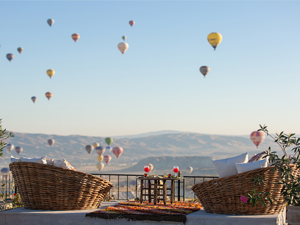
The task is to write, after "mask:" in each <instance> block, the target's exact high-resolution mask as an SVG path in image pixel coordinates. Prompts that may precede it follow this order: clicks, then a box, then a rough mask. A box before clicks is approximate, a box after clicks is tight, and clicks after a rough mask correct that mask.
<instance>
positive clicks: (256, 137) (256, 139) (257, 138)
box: [250, 131, 265, 148]
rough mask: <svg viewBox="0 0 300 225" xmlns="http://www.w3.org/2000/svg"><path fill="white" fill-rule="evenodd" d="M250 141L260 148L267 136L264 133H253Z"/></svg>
mask: <svg viewBox="0 0 300 225" xmlns="http://www.w3.org/2000/svg"><path fill="white" fill-rule="evenodd" d="M250 139H251V141H252V142H253V143H254V144H255V145H256V147H257V148H258V146H259V145H260V143H262V142H263V140H264V139H265V134H264V132H262V131H253V132H252V133H251V134H250Z"/></svg>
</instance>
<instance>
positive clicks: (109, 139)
mask: <svg viewBox="0 0 300 225" xmlns="http://www.w3.org/2000/svg"><path fill="white" fill-rule="evenodd" d="M105 142H106V144H107V145H110V144H111V143H112V142H113V139H112V138H111V137H107V138H105Z"/></svg>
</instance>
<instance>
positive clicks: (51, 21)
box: [47, 19, 54, 27]
mask: <svg viewBox="0 0 300 225" xmlns="http://www.w3.org/2000/svg"><path fill="white" fill-rule="evenodd" d="M47 23H48V24H49V26H50V27H51V26H52V24H53V23H54V20H53V19H48V20H47Z"/></svg>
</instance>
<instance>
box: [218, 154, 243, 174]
mask: <svg viewBox="0 0 300 225" xmlns="http://www.w3.org/2000/svg"><path fill="white" fill-rule="evenodd" d="M246 162H248V153H247V152H246V153H244V154H242V155H238V156H235V157H232V158H227V159H219V160H213V163H214V166H215V168H216V170H217V172H218V175H219V178H222V177H228V176H231V175H236V174H238V173H237V169H236V164H237V163H246Z"/></svg>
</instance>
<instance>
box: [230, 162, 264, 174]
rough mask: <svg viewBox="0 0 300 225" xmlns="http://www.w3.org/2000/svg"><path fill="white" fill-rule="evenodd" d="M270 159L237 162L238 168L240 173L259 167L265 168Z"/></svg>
mask: <svg viewBox="0 0 300 225" xmlns="http://www.w3.org/2000/svg"><path fill="white" fill-rule="evenodd" d="M268 161H269V159H268V158H266V159H262V160H258V161H256V162H253V163H237V164H236V169H237V171H238V173H244V172H247V171H251V170H255V169H259V168H265V167H267V166H268Z"/></svg>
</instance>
